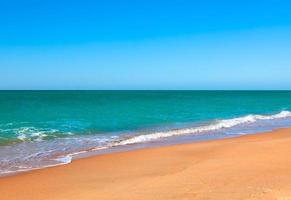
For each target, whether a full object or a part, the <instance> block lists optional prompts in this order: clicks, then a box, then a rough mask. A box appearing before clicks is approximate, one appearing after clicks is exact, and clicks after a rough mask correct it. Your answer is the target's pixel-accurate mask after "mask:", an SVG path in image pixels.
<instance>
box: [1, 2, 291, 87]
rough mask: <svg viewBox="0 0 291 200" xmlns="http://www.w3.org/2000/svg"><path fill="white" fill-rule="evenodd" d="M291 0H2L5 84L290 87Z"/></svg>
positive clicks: (5, 85) (22, 85) (2, 82)
mask: <svg viewBox="0 0 291 200" xmlns="http://www.w3.org/2000/svg"><path fill="white" fill-rule="evenodd" d="M290 10H291V2H290V1H280V0H277V1H275V0H271V1H267V0H265V1H258V0H257V1H255V0H254V1H247V0H245V1H225V0H224V1H223V0H221V1H210V0H208V1H207V0H204V1H202V0H201V1H194V0H193V1H187V0H180V1H178V0H172V1H162V0H160V1H159V0H156V1H152V0H147V1H137V0H136V1H133V0H131V1H129V0H127V1H126V0H124V1H117V0H116V1H113V0H107V1H86V0H83V1H62V0H60V1H56V0H51V1H46V2H45V1H40V0H38V1H35V0H31V1H24V0H22V1H19V0H9V1H8V0H2V1H1V2H0V25H1V27H0V89H291V56H290V55H291V12H290Z"/></svg>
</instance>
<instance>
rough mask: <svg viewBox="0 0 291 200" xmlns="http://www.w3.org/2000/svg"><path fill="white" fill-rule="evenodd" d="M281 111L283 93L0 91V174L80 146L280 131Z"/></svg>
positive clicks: (51, 161)
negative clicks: (276, 129)
mask: <svg viewBox="0 0 291 200" xmlns="http://www.w3.org/2000/svg"><path fill="white" fill-rule="evenodd" d="M289 111H291V91H0V173H10V172H14V171H22V170H23V171H24V170H29V169H32V168H39V167H43V166H49V165H55V164H60V163H63V162H64V163H65V162H69V161H70V158H71V157H72V155H74V154H75V153H77V152H80V151H87V150H88V149H91V150H92V149H94V150H98V149H104V148H114V147H115V146H122V145H133V144H138V143H147V142H158V141H161V140H168V139H169V138H172V139H171V140H173V138H175V139H177V140H178V139H179V136H180V137H184V139H186V140H188V139H189V140H191V139H193V140H195V137H194V136H201V135H207V136H211V135H223V134H224V135H225V136H226V135H227V134H229V135H234V134H244V133H251V132H257V131H258V130H263V129H266V130H269V129H273V128H277V127H285V126H289V125H291V113H290V112H289ZM189 136H193V137H189Z"/></svg>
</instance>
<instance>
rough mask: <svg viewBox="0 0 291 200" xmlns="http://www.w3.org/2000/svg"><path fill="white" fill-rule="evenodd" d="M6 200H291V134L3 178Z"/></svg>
mask: <svg viewBox="0 0 291 200" xmlns="http://www.w3.org/2000/svg"><path fill="white" fill-rule="evenodd" d="M0 195H1V196H0V199H1V200H10V199H21V200H26V199H29V200H46V199H50V200H59V199H66V200H87V199H98V200H106V199H118V200H122V199H126V200H131V199H133V200H142V199H150V200H152V199H157V200H159V199H167V200H169V199H215V200H217V199H223V200H226V199H231V200H233V199H265V200H267V199H280V200H288V199H291V129H280V130H276V131H273V132H270V133H263V134H255V135H246V136H241V137H237V138H230V139H221V140H213V141H206V142H199V143H192V144H183V145H174V146H168V147H159V148H148V149H142V150H134V151H129V152H119V153H112V154H107V155H99V156H94V157H89V158H84V159H79V160H75V161H73V162H72V163H71V164H69V165H63V166H59V167H53V168H47V169H42V170H35V171H32V172H28V173H23V174H18V175H15V176H10V177H2V178H0Z"/></svg>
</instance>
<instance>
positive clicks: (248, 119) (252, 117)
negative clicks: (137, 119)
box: [116, 111, 291, 146]
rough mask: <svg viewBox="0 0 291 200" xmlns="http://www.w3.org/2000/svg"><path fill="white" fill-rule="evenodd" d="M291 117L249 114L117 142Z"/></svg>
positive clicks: (144, 139) (198, 132)
mask: <svg viewBox="0 0 291 200" xmlns="http://www.w3.org/2000/svg"><path fill="white" fill-rule="evenodd" d="M287 117H291V112H290V111H282V112H280V113H277V114H274V115H247V116H243V117H238V118H233V119H226V120H218V121H216V123H213V124H209V125H205V126H199V127H193V128H184V129H175V130H170V131H160V132H155V133H151V134H146V135H138V136H135V137H132V138H129V139H125V140H123V141H120V142H118V143H117V144H116V146H118V145H129V144H136V143H143V142H149V141H153V140H157V139H160V138H166V137H171V136H179V135H187V134H197V135H198V134H201V133H204V132H209V131H215V130H220V129H224V128H231V127H234V126H237V125H241V124H247V123H254V122H256V121H258V120H272V119H282V118H287Z"/></svg>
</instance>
